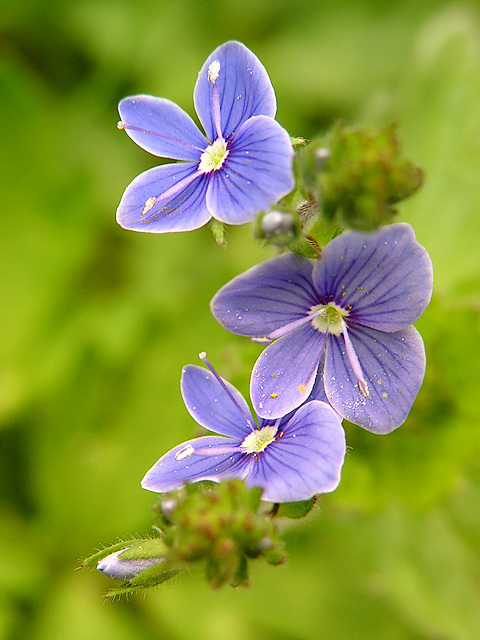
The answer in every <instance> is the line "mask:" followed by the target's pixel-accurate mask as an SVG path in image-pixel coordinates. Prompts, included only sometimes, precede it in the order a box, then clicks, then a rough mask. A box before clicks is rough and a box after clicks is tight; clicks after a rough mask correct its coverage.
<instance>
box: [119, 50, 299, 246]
mask: <svg viewBox="0 0 480 640" xmlns="http://www.w3.org/2000/svg"><path fill="white" fill-rule="evenodd" d="M194 104H195V110H196V112H197V115H198V118H199V120H200V122H201V124H202V126H203V128H204V129H205V132H206V137H205V135H204V134H203V133H202V132H201V131H200V130H199V129H198V127H197V125H196V124H195V123H194V121H193V120H192V119H191V118H190V116H189V115H187V114H186V113H185V112H184V111H183V110H182V109H180V107H178V106H177V105H176V104H174V103H173V102H170V100H165V99H164V98H154V97H152V96H147V95H138V96H132V97H130V98H125V99H124V100H122V101H121V102H120V105H119V112H120V117H121V121H120V122H119V125H118V126H119V128H121V129H125V131H126V132H127V134H128V135H129V136H130V137H131V138H132V140H134V141H135V142H136V143H137V144H138V145H139V146H140V147H142V148H143V149H145V150H146V151H148V152H150V153H152V154H153V155H155V156H159V157H161V158H171V159H173V160H181V161H182V162H177V163H174V164H163V165H161V166H159V167H155V168H153V169H150V170H148V171H145V172H144V173H142V174H140V175H139V176H138V177H137V178H135V180H134V181H133V182H132V183H131V184H130V185H129V186H128V187H127V189H126V190H125V193H124V194H123V197H122V200H121V202H120V204H119V206H118V209H117V221H118V223H119V224H120V225H121V226H122V227H124V228H126V229H132V230H134V231H147V232H151V233H164V232H168V231H190V230H192V229H198V228H199V227H201V226H203V225H204V224H205V223H206V222H208V220H210V218H212V217H213V218H216V219H217V220H219V221H221V222H225V223H228V224H243V223H245V222H249V221H250V220H252V219H253V217H254V216H255V214H256V213H257V212H258V211H259V210H263V211H265V210H267V209H268V208H269V207H270V206H271V205H272V204H273V203H275V202H277V201H278V200H280V199H281V198H283V197H284V196H285V195H287V193H289V192H290V191H291V190H292V188H293V185H294V179H293V168H292V161H293V149H292V145H291V143H290V138H289V135H288V133H287V132H286V131H285V129H283V128H282V127H281V126H280V125H279V124H278V122H276V121H275V120H274V116H275V112H276V100H275V93H274V90H273V87H272V84H271V82H270V79H269V77H268V74H267V72H266V70H265V68H264V67H263V65H262V64H261V62H260V61H259V60H258V58H257V57H256V56H255V55H254V54H253V53H252V52H251V51H250V50H249V49H247V48H246V47H245V46H244V45H243V44H241V43H239V42H227V43H225V44H223V45H221V46H220V47H218V48H217V49H216V50H215V51H214V52H213V53H212V54H211V55H210V56H209V57H208V58H207V61H206V62H205V64H204V65H203V67H202V70H201V71H200V74H199V76H198V79H197V83H196V85H195V91H194Z"/></svg>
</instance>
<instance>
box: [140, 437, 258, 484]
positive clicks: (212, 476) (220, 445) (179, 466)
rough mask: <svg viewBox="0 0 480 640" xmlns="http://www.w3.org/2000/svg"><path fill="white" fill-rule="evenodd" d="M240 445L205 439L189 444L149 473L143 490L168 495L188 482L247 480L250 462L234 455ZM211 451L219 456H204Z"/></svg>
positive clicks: (215, 438)
mask: <svg viewBox="0 0 480 640" xmlns="http://www.w3.org/2000/svg"><path fill="white" fill-rule="evenodd" d="M240 444H241V442H240V441H237V440H234V439H232V438H222V437H221V436H202V437H201V438H194V439H193V440H187V441H186V442H183V443H182V444H179V445H178V446H176V447H174V448H173V449H172V450H171V451H169V452H168V453H166V454H165V455H164V456H162V457H161V458H160V460H158V461H157V462H156V463H155V464H154V465H153V467H152V468H151V469H150V470H149V471H147V473H146V474H145V477H144V478H143V480H142V487H143V488H144V489H147V490H148V491H155V492H157V493H164V492H166V491H173V490H174V489H180V488H181V487H183V486H184V485H185V484H186V483H188V482H199V481H200V480H211V481H213V482H219V481H221V480H224V479H226V478H240V479H243V478H244V477H245V475H246V473H247V472H248V466H249V458H248V456H246V454H245V453H243V452H242V451H235V452H232V448H233V447H238V446H239V445H240ZM209 449H215V455H208V454H205V453H202V451H208V450H209ZM193 451H197V452H198V453H193Z"/></svg>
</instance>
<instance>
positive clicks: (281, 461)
mask: <svg viewBox="0 0 480 640" xmlns="http://www.w3.org/2000/svg"><path fill="white" fill-rule="evenodd" d="M279 432H280V433H279V434H277V437H276V439H275V441H274V442H272V443H271V444H269V445H268V446H267V447H266V449H265V450H264V451H263V452H262V453H260V454H258V456H257V458H256V461H255V465H253V466H252V469H251V472H250V473H249V475H248V477H247V478H246V483H247V484H248V485H251V486H259V487H262V488H263V489H264V492H263V494H262V499H263V500H269V501H271V502H296V501H299V500H308V499H309V498H311V497H312V496H314V495H315V494H316V493H326V492H329V491H333V490H334V489H335V488H336V487H337V485H338V483H339V481H340V472H341V468H342V465H343V460H344V457H345V448H346V445H345V433H344V431H343V428H342V426H341V419H340V417H339V416H338V415H337V414H336V413H335V411H333V409H332V408H331V407H330V406H329V405H327V404H325V403H324V402H317V401H312V402H307V403H306V404H304V405H302V406H301V407H300V408H299V409H298V410H297V411H296V412H295V413H294V415H293V416H292V417H291V418H290V420H289V421H288V422H287V423H285V424H283V423H282V425H281V426H280V428H279Z"/></svg>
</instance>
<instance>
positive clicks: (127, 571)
mask: <svg viewBox="0 0 480 640" xmlns="http://www.w3.org/2000/svg"><path fill="white" fill-rule="evenodd" d="M127 549H130V547H125V548H124V549H120V551H115V553H111V554H110V555H109V556H107V557H106V558H103V559H102V560H100V562H99V563H98V564H97V569H98V571H101V572H102V573H104V574H105V575H106V576H108V577H109V578H112V579H113V580H121V581H122V582H127V581H128V580H132V578H135V577H136V576H138V575H139V574H140V573H142V572H143V571H145V570H146V569H150V567H153V566H155V565H156V564H160V562H163V561H164V560H165V558H163V557H157V558H136V559H134V560H122V558H121V555H122V553H124V552H125V551H127Z"/></svg>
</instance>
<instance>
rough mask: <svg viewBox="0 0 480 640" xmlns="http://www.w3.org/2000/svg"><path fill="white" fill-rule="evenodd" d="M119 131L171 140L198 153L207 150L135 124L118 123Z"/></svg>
mask: <svg viewBox="0 0 480 640" xmlns="http://www.w3.org/2000/svg"><path fill="white" fill-rule="evenodd" d="M117 129H129V130H131V131H139V132H140V133H147V134H148V135H149V136H156V137H157V138H163V139H164V140H170V141H171V142H178V144H180V145H182V147H190V149H195V150H196V151H200V153H203V152H204V151H205V149H201V148H200V147H196V146H195V145H193V144H189V143H188V142H185V141H184V140H178V139H177V138H172V137H171V136H166V135H165V134H164V133H158V131H150V129H142V127H136V126H134V125H133V124H125V122H122V121H121V120H120V122H118V123H117Z"/></svg>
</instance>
